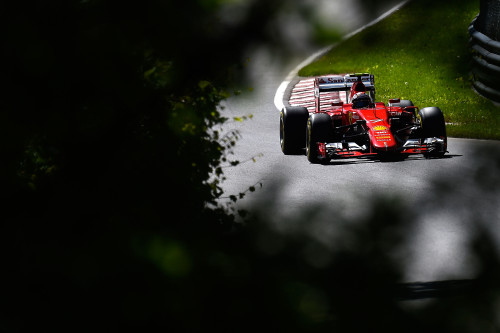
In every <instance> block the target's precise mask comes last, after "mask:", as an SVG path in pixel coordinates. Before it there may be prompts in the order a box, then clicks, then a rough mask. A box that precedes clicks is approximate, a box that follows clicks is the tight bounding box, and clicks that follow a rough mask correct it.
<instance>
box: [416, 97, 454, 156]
mask: <svg viewBox="0 0 500 333" xmlns="http://www.w3.org/2000/svg"><path fill="white" fill-rule="evenodd" d="M418 116H419V118H420V126H421V127H422V132H421V133H422V139H423V140H425V139H426V138H434V137H436V138H441V139H443V140H444V142H445V147H446V144H447V136H446V125H445V122H444V116H443V112H442V111H441V109H440V108H437V107H433V106H431V107H426V108H423V109H420V110H419V111H418ZM445 150H446V149H445ZM444 154H445V151H442V152H433V153H428V154H425V156H427V157H431V156H432V157H442V156H443V155H444Z"/></svg>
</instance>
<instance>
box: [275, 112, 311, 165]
mask: <svg viewBox="0 0 500 333" xmlns="http://www.w3.org/2000/svg"><path fill="white" fill-rule="evenodd" d="M308 118H309V111H307V109H306V108H305V107H300V106H295V107H284V108H283V109H282V110H281V112H280V146H281V151H282V152H283V154H285V155H293V154H300V153H302V154H303V149H304V148H305V146H306V139H305V138H306V127H307V119H308Z"/></svg>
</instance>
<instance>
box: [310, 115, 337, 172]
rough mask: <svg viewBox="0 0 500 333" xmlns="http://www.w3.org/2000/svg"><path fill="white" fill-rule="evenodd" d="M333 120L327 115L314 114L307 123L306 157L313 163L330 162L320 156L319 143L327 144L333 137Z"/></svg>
mask: <svg viewBox="0 0 500 333" xmlns="http://www.w3.org/2000/svg"><path fill="white" fill-rule="evenodd" d="M332 130H333V127H332V119H331V118H330V116H329V115H328V114H326V113H313V114H311V115H310V116H309V120H308V121H307V133H306V155H307V159H308V160H309V162H311V163H320V162H323V163H324V162H328V159H327V158H322V157H320V156H319V151H318V142H323V143H326V142H328V141H330V138H331V137H332Z"/></svg>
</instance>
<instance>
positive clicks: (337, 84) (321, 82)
mask: <svg viewBox="0 0 500 333" xmlns="http://www.w3.org/2000/svg"><path fill="white" fill-rule="evenodd" d="M358 78H361V82H363V84H364V85H365V87H366V90H367V91H375V77H374V76H373V75H371V74H368V73H362V74H358V73H356V74H346V75H328V76H320V77H318V78H317V80H318V81H317V82H318V89H319V91H349V90H350V89H351V87H352V85H353V84H354V82H357V81H358Z"/></svg>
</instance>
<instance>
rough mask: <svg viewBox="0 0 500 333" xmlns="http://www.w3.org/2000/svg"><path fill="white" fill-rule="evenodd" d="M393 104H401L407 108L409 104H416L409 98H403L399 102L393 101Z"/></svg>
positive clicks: (400, 105)
mask: <svg viewBox="0 0 500 333" xmlns="http://www.w3.org/2000/svg"><path fill="white" fill-rule="evenodd" d="M391 106H399V107H402V108H405V107H407V106H414V105H413V102H412V101H410V100H407V99H402V100H400V101H399V103H392V104H391Z"/></svg>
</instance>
